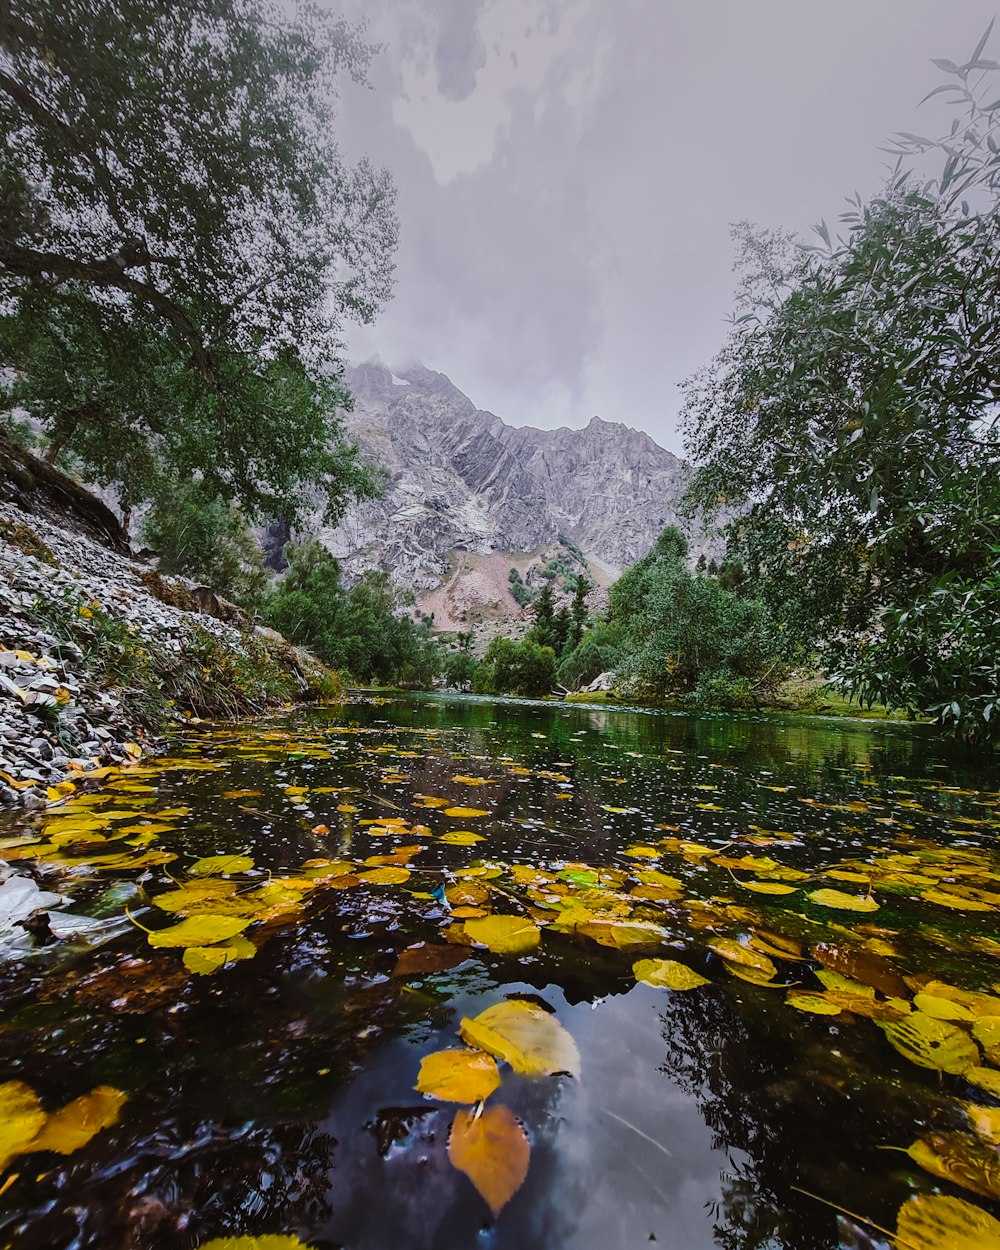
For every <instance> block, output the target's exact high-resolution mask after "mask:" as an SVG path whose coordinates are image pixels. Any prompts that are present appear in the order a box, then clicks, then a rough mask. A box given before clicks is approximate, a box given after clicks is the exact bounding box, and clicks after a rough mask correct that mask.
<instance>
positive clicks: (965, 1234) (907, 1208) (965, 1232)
mask: <svg viewBox="0 0 1000 1250" xmlns="http://www.w3.org/2000/svg"><path fill="white" fill-rule="evenodd" d="M895 1244H896V1250H1000V1223H998V1222H997V1221H996V1220H995V1219H994V1218H993V1216H992V1215H988V1214H987V1213H986V1212H985V1211H983V1210H981V1209H980V1208H979V1207H974V1206H973V1205H972V1203H971V1202H965V1201H964V1200H963V1199H961V1198H949V1197H947V1196H946V1195H944V1194H917V1195H916V1197H913V1198H911V1199H910V1200H909V1201H908V1202H905V1203H904V1204H903V1206H902V1207H901V1208H900V1210H899V1215H898V1216H897V1217H896V1238H895Z"/></svg>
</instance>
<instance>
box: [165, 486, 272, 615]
mask: <svg viewBox="0 0 1000 1250" xmlns="http://www.w3.org/2000/svg"><path fill="white" fill-rule="evenodd" d="M142 537H143V540H144V541H145V542H147V543H148V544H149V545H150V546H151V547H153V548H154V549H155V551H156V552H157V554H158V555H159V557H160V560H159V568H160V569H161V570H162V571H163V572H165V573H183V574H185V575H187V576H189V577H193V578H196V579H198V580H199V581H202V582H204V583H205V584H206V585H208V586H211V588H212V589H213V590H215V591H217V592H218V593H219V594H220V595H224V596H226V597H227V598H229V599H233V600H235V601H236V602H237V603H240V604H243V605H245V606H252V605H254V604H256V603H257V602H258V601H259V599H260V597H261V595H262V594H263V591H264V585H265V580H266V574H265V572H264V566H263V558H262V554H261V550H260V547H259V546H258V545H257V543H256V541H255V540H254V537H253V535H252V534H251V533H250V531H249V529H248V528H247V524H246V521H245V520H244V518H243V516H242V515H241V514H240V512H239V510H238V509H236V508H234V507H233V506H232V505H231V504H228V503H226V502H225V500H223V499H219V498H218V496H216V495H213V494H212V493H211V492H210V491H209V489H208V488H207V486H206V484H205V482H204V481H198V482H187V483H185V482H176V481H174V482H170V483H169V485H168V488H167V489H165V490H163V491H161V492H160V493H159V494H158V495H157V496H156V498H155V499H154V500H153V505H152V507H151V508H150V510H149V512H148V513H147V514H146V517H145V519H144V521H143V526H142Z"/></svg>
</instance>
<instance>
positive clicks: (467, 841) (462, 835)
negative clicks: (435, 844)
mask: <svg viewBox="0 0 1000 1250" xmlns="http://www.w3.org/2000/svg"><path fill="white" fill-rule="evenodd" d="M438 841H439V842H448V843H450V844H451V845H452V846H472V845H474V844H475V843H476V842H485V841H486V837H485V835H484V834H481V833H473V832H472V831H471V829H453V830H452V831H451V832H450V833H442V834H441V836H440V838H438Z"/></svg>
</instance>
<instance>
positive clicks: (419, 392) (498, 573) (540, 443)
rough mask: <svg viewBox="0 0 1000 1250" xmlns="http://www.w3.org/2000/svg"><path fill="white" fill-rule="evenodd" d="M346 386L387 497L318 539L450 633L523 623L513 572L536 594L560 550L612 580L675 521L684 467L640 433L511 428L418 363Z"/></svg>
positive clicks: (350, 570)
mask: <svg viewBox="0 0 1000 1250" xmlns="http://www.w3.org/2000/svg"><path fill="white" fill-rule="evenodd" d="M344 380H345V382H346V384H347V386H348V387H349V389H350V390H351V392H352V393H353V395H354V399H355V403H354V409H353V411H352V412H350V413H347V414H346V415H345V426H346V428H347V431H348V432H349V434H350V435H351V436H352V437H354V438H355V439H357V441H358V443H359V445H360V447H361V450H362V452H363V454H364V455H366V456H367V457H368V458H369V459H370V460H372V461H373V462H375V463H377V464H381V465H383V466H384V467H385V468H386V470H387V474H388V476H387V481H386V489H385V494H384V496H383V498H382V499H379V500H374V501H367V502H365V503H362V504H356V505H352V507H351V508H350V509H349V510H348V512H347V514H346V515H345V517H344V518H343V520H342V521H341V522H340V523H339V524H338V525H337V526H336V527H333V528H330V527H325V528H321V529H320V531H319V536H320V538H321V540H322V541H323V542H324V543H325V545H326V546H327V547H328V548H329V549H330V550H331V551H332V552H333V554H334V555H336V556H337V557H338V558H339V559H340V561H341V563H342V565H343V567H344V569H345V572H346V574H347V576H348V577H349V578H355V577H358V576H360V575H361V574H362V573H364V572H365V571H367V570H369V569H383V570H385V571H386V572H388V573H389V575H390V577H391V578H392V580H393V582H394V583H396V584H397V585H399V586H400V587H408V588H410V589H413V590H414V591H415V592H416V593H417V595H418V600H419V601H420V602H421V605H422V606H423V605H424V603H430V604H431V608H432V610H433V611H435V614H436V615H437V614H440V613H443V614H444V616H445V617H446V620H443V621H440V622H439V623H440V624H441V625H442V626H444V627H460V626H461V625H462V624H464V623H467V622H468V621H469V620H470V619H477V618H478V619H485V618H488V617H490V616H493V617H503V616H517V615H520V614H521V611H522V609H521V607H520V605H519V604H518V603H517V602H516V600H515V599H514V598H513V597H512V595H511V593H510V587H509V585H508V583H507V574H508V571H509V569H510V568H511V567H517V568H518V569H519V571H520V572H523V573H524V575H525V577H526V580H528V582H529V584H530V582H531V579H532V576H533V571H534V569H535V566H536V565H538V566H539V567H540V566H541V565H544V564H545V562H546V559H547V558H548V556H549V555H551V552H552V550H553V549H555V548H558V547H566V550H567V551H571V550H572V549H574V548H576V549H579V551H581V552H582V553H583V555H584V556H585V557H586V560H587V563H588V566H589V568H590V571H591V576H592V577H595V578H596V579H597V580H598V581H608V580H611V579H612V578H613V577H614V576H615V575H616V574H617V573H618V572H619V571H620V570H621V569H622V568H624V567H626V566H627V565H628V564H631V563H632V562H633V561H634V560H636V559H638V558H639V557H640V556H641V555H643V554H644V553H645V552H646V551H648V550H649V548H650V547H651V546H652V544H653V542H654V541H655V539H656V537H657V535H658V534H659V533H660V531H661V530H662V529H663V527H664V526H665V525H668V524H671V523H680V522H681V518H680V515H679V512H678V508H677V504H678V501H679V498H680V495H681V493H682V492H683V489H684V479H685V467H684V465H683V463H682V462H681V461H680V460H679V459H678V457H676V456H675V455H674V454H673V453H672V452H669V451H667V450H666V449H665V448H662V447H660V446H659V445H658V444H657V443H656V442H655V441H654V440H653V439H652V438H651V437H650V436H649V435H648V434H646V433H644V432H643V431H640V430H635V429H632V428H631V427H629V426H627V425H625V424H624V423H621V422H616V421H606V420H604V419H603V418H601V417H597V416H595V417H593V418H592V419H591V420H590V422H589V423H588V424H587V425H586V426H584V427H582V428H580V429H573V428H571V427H568V426H561V427H559V428H558V429H554V430H540V429H537V428H535V427H533V426H529V425H525V426H512V425H508V424H507V423H506V422H505V421H504V420H503V419H502V418H500V417H498V416H497V415H496V414H494V413H491V412H488V411H485V410H482V409H479V408H477V407H476V405H475V404H474V403H473V401H472V400H471V399H470V398H469V397H468V396H467V395H465V394H464V393H463V392H462V391H460V390H459V388H458V387H457V386H455V384H454V383H453V382H452V381H451V379H450V378H448V377H447V375H445V374H443V373H437V372H435V371H433V370H431V369H427V368H425V367H424V366H422V365H411V366H408V367H406V368H401V369H399V370H398V371H394V370H393V369H390V368H389V367H388V366H386V365H384V364H382V363H381V362H379V361H375V360H372V361H367V362H365V363H363V364H361V365H356V366H350V367H348V368H347V370H346V371H345V379H344ZM567 540H568V545H567ZM459 556H463V557H464V558H462V559H459ZM459 566H461V567H460V569H459ZM484 570H486V571H485V572H484ZM456 571H458V572H459V576H458V578H457V579H456ZM477 579H478V582H479V583H482V584H481V585H480V584H477ZM453 583H454V585H453ZM446 586H451V591H452V593H451V594H450V597H449V598H448V599H447V600H446V601H443V600H442V596H441V593H440V592H441V590H442V588H443V587H446Z"/></svg>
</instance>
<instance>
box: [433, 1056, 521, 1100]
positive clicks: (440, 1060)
mask: <svg viewBox="0 0 1000 1250" xmlns="http://www.w3.org/2000/svg"><path fill="white" fill-rule="evenodd" d="M499 1085H500V1073H499V1072H498V1071H497V1064H496V1060H495V1059H494V1058H493V1056H492V1055H487V1054H484V1053H483V1052H482V1051H481V1050H438V1051H435V1052H434V1054H431V1055H424V1057H423V1059H421V1061H420V1075H419V1076H418V1077H417V1083H416V1085H415V1086H414V1088H415V1089H416V1090H418V1091H419V1092H420V1093H421V1094H427V1095H428V1096H429V1097H431V1098H440V1099H441V1100H442V1101H443V1102H482V1101H483V1099H484V1098H488V1097H489V1096H490V1094H492V1093H493V1091H494V1090H495V1089H497V1088H499Z"/></svg>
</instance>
